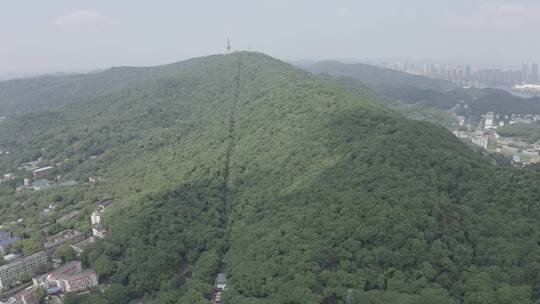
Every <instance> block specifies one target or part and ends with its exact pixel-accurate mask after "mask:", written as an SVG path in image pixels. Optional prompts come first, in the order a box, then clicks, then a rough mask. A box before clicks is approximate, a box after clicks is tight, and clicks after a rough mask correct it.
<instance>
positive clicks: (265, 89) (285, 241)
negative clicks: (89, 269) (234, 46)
mask: <svg viewBox="0 0 540 304" xmlns="http://www.w3.org/2000/svg"><path fill="white" fill-rule="evenodd" d="M367 95H368V94H364V95H363V96H361V95H359V94H356V93H353V92H351V91H348V90H344V89H343V88H342V87H340V86H338V85H336V84H334V83H331V82H328V81H323V80H321V78H320V77H318V76H315V75H312V74H310V73H308V72H306V71H302V70H300V69H297V68H294V67H292V66H290V65H288V64H285V63H283V62H281V61H278V60H275V59H272V58H270V57H268V56H265V55H262V54H258V53H251V52H240V53H233V54H230V55H225V56H211V57H206V58H200V59H195V60H191V61H190V65H189V66H187V67H186V66H179V67H178V68H177V70H176V71H175V72H174V73H171V74H162V77H160V78H159V79H158V80H152V81H145V82H144V84H143V85H138V86H137V87H136V88H126V89H122V90H118V91H115V92H113V93H110V94H107V95H104V96H102V97H99V98H97V99H94V100H91V101H88V102H84V103H77V104H74V105H70V106H68V107H64V108H62V109H60V110H55V111H51V112H47V113H42V114H40V116H39V117H44V118H43V119H41V120H36V121H35V122H34V123H35V125H33V128H30V129H22V130H21V129H20V128H19V124H23V122H29V121H31V119H32V118H34V117H35V116H34V115H35V114H28V115H25V116H18V117H16V118H13V119H8V120H6V121H5V122H4V124H3V125H0V128H3V129H2V130H1V131H6V132H7V133H6V132H1V133H0V134H2V135H0V143H1V144H2V145H3V146H8V147H10V149H12V150H13V151H17V149H21V151H22V150H23V148H25V149H26V150H25V151H28V152H26V153H29V155H28V156H27V157H31V156H32V157H33V156H39V155H42V156H44V157H47V158H55V157H58V158H62V159H63V158H66V157H67V158H70V159H71V161H74V162H75V164H74V165H73V169H71V170H70V171H69V172H68V173H67V174H68V175H69V174H73V175H74V176H86V175H89V174H92V175H94V174H99V175H102V176H104V177H105V178H106V180H107V181H108V182H107V183H105V185H103V188H102V189H100V190H99V191H100V192H103V193H107V194H110V195H112V196H114V197H115V198H116V200H117V201H119V204H116V206H115V207H114V208H113V210H112V212H111V213H110V214H109V215H108V217H107V219H106V224H107V225H108V235H107V237H106V238H105V240H103V241H100V242H99V243H98V244H97V246H96V247H95V248H94V249H92V250H91V251H90V252H89V254H88V255H87V261H88V262H89V263H90V265H92V266H93V267H94V268H95V269H96V271H98V272H99V273H100V274H101V278H102V279H103V280H104V281H105V282H111V283H114V284H115V285H114V286H117V288H119V289H121V290H122V292H124V293H125V296H124V299H125V298H130V299H142V300H143V301H144V303H207V302H208V300H207V299H208V297H209V296H210V291H211V284H212V282H213V276H214V275H215V273H216V272H217V271H219V270H222V271H225V272H227V274H228V276H229V281H230V282H229V283H230V287H229V291H227V293H226V295H225V296H226V301H227V303H235V304H243V303H246V304H247V303H250V304H251V303H261V304H262V303H264V304H270V303H271V304H274V303H275V304H278V303H279V304H281V303H291V304H292V303H306V304H307V303H325V304H332V303H346V298H347V296H348V295H349V297H354V300H355V303H468V304H473V303H501V304H502V303H533V302H534V301H537V300H538V299H539V298H540V247H539V244H538V242H537V240H538V239H539V237H540V235H539V232H538V229H537V227H538V226H539V224H540V223H539V221H540V208H539V205H538V204H539V201H540V186H539V185H540V183H539V182H540V177H539V175H538V173H534V172H528V171H523V170H518V169H514V168H507V167H498V166H496V165H493V164H491V163H490V162H489V160H488V159H485V158H484V157H483V156H482V155H479V154H476V153H475V152H473V151H472V150H470V149H469V148H468V147H467V146H465V145H464V144H462V143H461V142H460V141H459V140H458V139H456V138H455V137H454V136H453V135H452V134H451V133H449V132H448V131H446V130H444V129H443V128H442V127H438V126H435V125H432V124H429V123H423V122H415V121H411V120H407V119H405V118H403V117H402V116H400V115H398V114H396V113H395V112H393V111H390V110H388V109H387V108H385V107H383V106H381V105H380V104H378V103H375V102H372V101H370V100H369V98H368V97H366V96H367ZM15 132H18V133H15ZM5 134H9V135H5ZM12 134H17V135H13V136H12ZM43 147H44V148H45V149H42V148H43ZM87 151H92V152H87ZM30 153H31V154H32V155H30ZM85 153H88V154H87V155H84V156H80V155H81V154H85ZM90 153H91V154H90ZM14 154H17V153H14ZM57 155H59V156H57ZM91 155H96V156H97V157H96V158H95V159H91V158H90V156H91ZM10 157H11V158H13V159H16V158H17V157H19V158H20V157H22V156H20V155H12V156H10ZM222 257H224V259H223V260H222V259H221V258H222ZM188 269H190V270H191V272H192V276H191V278H186V277H185V274H186V270H188ZM116 284H118V285H116ZM118 286H122V287H118ZM106 297H107V295H102V294H99V293H98V294H91V295H87V296H86V298H83V299H79V302H80V303H82V302H84V301H87V302H88V303H96V302H98V303H106V302H107V301H109V302H110V301H111V300H110V298H106Z"/></svg>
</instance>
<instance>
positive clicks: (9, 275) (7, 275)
mask: <svg viewBox="0 0 540 304" xmlns="http://www.w3.org/2000/svg"><path fill="white" fill-rule="evenodd" d="M47 263H48V259H47V254H46V253H45V252H44V251H40V252H38V253H35V254H33V255H30V256H27V257H24V258H21V259H18V260H15V261H13V262H11V263H8V264H5V265H2V266H0V288H4V287H8V286H10V285H11V284H13V283H14V282H16V281H17V280H18V279H19V278H20V276H21V275H23V274H26V275H28V276H29V277H32V276H34V275H36V274H37V273H38V272H39V271H40V270H41V269H42V268H43V269H45V268H46V267H47Z"/></svg>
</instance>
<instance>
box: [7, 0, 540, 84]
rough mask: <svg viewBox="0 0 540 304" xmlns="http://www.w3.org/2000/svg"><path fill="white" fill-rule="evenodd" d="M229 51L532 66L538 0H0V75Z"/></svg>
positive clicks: (538, 45) (537, 56) (538, 31)
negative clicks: (228, 40) (228, 47)
mask: <svg viewBox="0 0 540 304" xmlns="http://www.w3.org/2000/svg"><path fill="white" fill-rule="evenodd" d="M228 36H229V37H231V42H232V44H233V48H235V49H250V50H256V51H261V52H265V53H267V54H269V55H272V56H275V57H278V58H280V59H284V60H299V59H327V58H333V59H352V60H362V59H366V58H384V57H386V58H388V57H402V58H417V59H432V60H435V61H462V62H464V61H466V62H470V63H473V64H483V65H508V64H514V65H516V66H518V65H519V64H520V63H521V62H525V61H529V62H531V61H540V1H538V0H508V1H503V0H407V1H406V0H377V1H372V0H332V1H330V0H327V1H322V0H297V1H295V0H271V1H262V0H261V1H256V0H214V1H212V0H198V1H180V0H177V1H173V0H154V1H148V0H145V1H143V0H91V1H90V0H88V1H84V0H0V74H2V73H6V72H27V71H30V72H52V71H74V70H89V69H96V68H104V67H110V66H118V65H155V64H163V63H169V62H174V61H179V60H183V59H187V58H190V57H194V56H202V55H208V54H214V53H219V52H223V51H224V47H225V40H226V37H228Z"/></svg>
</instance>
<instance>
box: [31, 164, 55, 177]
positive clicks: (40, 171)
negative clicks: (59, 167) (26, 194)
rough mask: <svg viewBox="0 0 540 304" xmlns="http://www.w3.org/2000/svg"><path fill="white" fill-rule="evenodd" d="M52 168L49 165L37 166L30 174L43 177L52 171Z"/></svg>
mask: <svg viewBox="0 0 540 304" xmlns="http://www.w3.org/2000/svg"><path fill="white" fill-rule="evenodd" d="M52 169H53V167H51V166H47V167H43V168H39V169H36V170H34V171H32V175H33V176H34V178H44V177H46V176H47V175H48V174H49V173H50V172H51V171H52Z"/></svg>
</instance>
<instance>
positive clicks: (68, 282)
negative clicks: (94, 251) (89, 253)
mask: <svg viewBox="0 0 540 304" xmlns="http://www.w3.org/2000/svg"><path fill="white" fill-rule="evenodd" d="M57 282H58V283H59V286H60V287H61V288H62V291H63V292H81V291H85V290H88V289H90V288H92V287H94V286H97V284H98V279H97V275H96V273H95V272H94V271H93V270H86V271H83V272H80V273H76V274H72V275H65V276H61V277H60V278H58V279H57Z"/></svg>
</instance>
